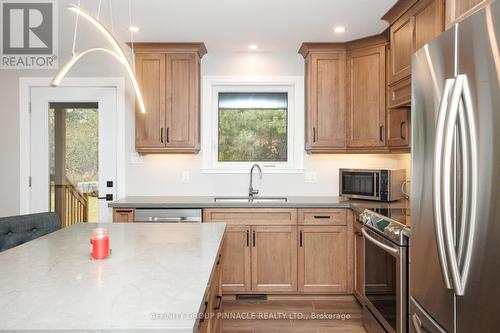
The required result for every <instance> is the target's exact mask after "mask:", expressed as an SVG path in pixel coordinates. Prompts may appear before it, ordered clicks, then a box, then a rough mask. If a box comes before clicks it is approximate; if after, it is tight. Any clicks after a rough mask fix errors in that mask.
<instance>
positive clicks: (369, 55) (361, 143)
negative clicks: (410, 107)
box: [347, 44, 386, 148]
mask: <svg viewBox="0 0 500 333" xmlns="http://www.w3.org/2000/svg"><path fill="white" fill-rule="evenodd" d="M385 54H386V51H385V44H383V45H377V46H373V47H363V48H360V49H355V50H350V51H349V52H348V53H347V73H348V75H347V81H348V89H347V91H348V92H347V146H348V147H350V148H371V147H383V146H385V144H386V142H385V136H386V133H385V132H386V123H385V121H386V119H385V113H386V107H385V94H386V78H385V73H386V68H385Z"/></svg>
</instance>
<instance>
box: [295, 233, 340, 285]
mask: <svg viewBox="0 0 500 333" xmlns="http://www.w3.org/2000/svg"><path fill="white" fill-rule="evenodd" d="M347 249H348V242H347V228H346V227H341V226H300V227H299V251H298V289H299V291H303V292H325V293H328V292H347V291H348V279H349V274H348V265H349V263H348V259H347V257H348V256H347Z"/></svg>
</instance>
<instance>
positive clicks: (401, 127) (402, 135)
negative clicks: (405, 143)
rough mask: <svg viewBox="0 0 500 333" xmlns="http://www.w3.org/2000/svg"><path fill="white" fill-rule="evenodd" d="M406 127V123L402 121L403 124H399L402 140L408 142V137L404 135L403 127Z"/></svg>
mask: <svg viewBox="0 0 500 333" xmlns="http://www.w3.org/2000/svg"><path fill="white" fill-rule="evenodd" d="M405 125H406V121H402V122H401V124H399V133H400V136H401V139H403V140H406V136H405V135H404V133H403V126H405Z"/></svg>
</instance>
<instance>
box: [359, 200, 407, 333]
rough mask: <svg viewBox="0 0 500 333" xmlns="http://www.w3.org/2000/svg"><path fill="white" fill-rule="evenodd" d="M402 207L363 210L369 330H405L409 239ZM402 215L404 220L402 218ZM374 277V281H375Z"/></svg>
mask: <svg viewBox="0 0 500 333" xmlns="http://www.w3.org/2000/svg"><path fill="white" fill-rule="evenodd" d="M382 214H384V215H388V216H392V215H393V214H394V217H397V218H399V219H400V220H401V221H402V222H403V223H405V222H406V216H408V214H407V213H406V210H405V209H397V210H394V209H383V210H380V211H379V212H378V213H376V212H374V211H371V210H365V211H364V212H363V213H362V214H361V215H360V216H359V218H360V220H361V221H362V222H363V224H364V227H363V228H362V229H361V232H362V233H363V236H364V248H365V260H364V262H365V264H364V265H365V266H364V269H365V286H364V291H365V300H366V305H365V307H364V309H363V322H364V324H365V326H366V328H367V330H368V332H390V333H393V332H394V333H396V332H397V333H401V332H404V333H406V332H408V292H409V290H408V289H409V288H408V239H409V228H408V226H407V225H405V224H403V223H400V222H397V221H396V220H394V219H392V218H390V217H388V216H384V215H382ZM403 219H404V220H403ZM375 281H376V282H375Z"/></svg>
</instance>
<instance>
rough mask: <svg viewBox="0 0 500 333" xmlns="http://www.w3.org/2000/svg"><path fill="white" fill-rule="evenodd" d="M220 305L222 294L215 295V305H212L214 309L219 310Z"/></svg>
mask: <svg viewBox="0 0 500 333" xmlns="http://www.w3.org/2000/svg"><path fill="white" fill-rule="evenodd" d="M221 306H222V296H219V295H217V306H216V307H214V310H216V311H217V310H219V309H220V307H221Z"/></svg>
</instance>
